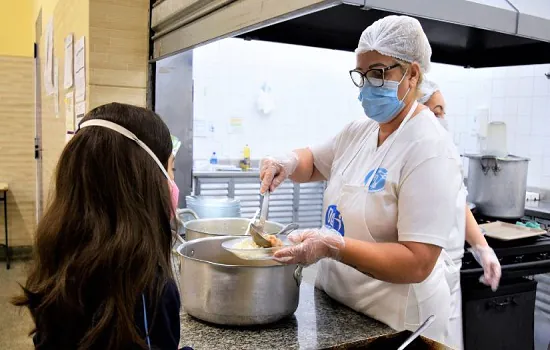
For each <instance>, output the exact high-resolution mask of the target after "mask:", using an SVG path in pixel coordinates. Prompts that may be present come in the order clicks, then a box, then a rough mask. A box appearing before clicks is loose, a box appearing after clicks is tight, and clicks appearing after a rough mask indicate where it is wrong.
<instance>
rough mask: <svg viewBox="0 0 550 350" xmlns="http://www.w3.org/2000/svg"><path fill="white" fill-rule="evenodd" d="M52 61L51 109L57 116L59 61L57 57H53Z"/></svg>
mask: <svg viewBox="0 0 550 350" xmlns="http://www.w3.org/2000/svg"><path fill="white" fill-rule="evenodd" d="M53 62H54V63H53V110H54V113H55V117H56V118H59V62H58V61H57V57H54V59H53Z"/></svg>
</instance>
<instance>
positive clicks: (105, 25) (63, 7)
mask: <svg viewBox="0 0 550 350" xmlns="http://www.w3.org/2000/svg"><path fill="white" fill-rule="evenodd" d="M52 3H54V2H52V0H49V1H44V4H45V5H48V8H50V7H51V6H52ZM54 6H55V7H54V9H53V12H52V13H51V14H50V15H49V16H48V17H45V16H44V13H45V12H44V13H43V16H42V28H43V29H44V28H46V25H47V23H48V21H49V20H50V19H51V18H52V17H51V16H53V27H54V56H55V57H56V58H57V59H58V61H59V67H60V68H59V82H60V86H61V88H60V92H59V101H58V102H59V114H58V115H56V114H55V112H54V98H53V97H52V96H48V95H46V93H45V89H43V88H42V142H43V150H44V151H43V164H44V165H43V184H44V186H43V191H42V193H43V198H44V200H45V203H47V202H46V201H47V199H48V196H49V194H50V193H49V192H50V188H51V185H52V176H53V174H54V171H55V167H56V165H57V161H58V160H59V155H60V154H61V151H62V150H63V148H64V147H65V144H66V139H65V135H66V127H65V104H64V96H65V92H66V91H65V90H64V89H63V88H62V82H63V79H64V70H63V69H62V68H63V66H64V48H63V46H64V38H65V37H66V36H67V35H68V34H69V33H73V34H74V42H76V41H77V40H79V39H80V38H81V37H82V36H84V37H85V45H86V59H85V65H86V111H89V110H90V109H92V108H95V107H97V106H99V105H101V104H105V103H110V102H113V101H116V102H122V103H130V104H134V105H140V106H145V97H146V81H147V57H148V39H147V36H148V6H149V3H148V1H147V0H134V1H131V2H129V1H125V0H58V1H56V2H55V3H54ZM48 8H46V10H47V9H48ZM42 34H44V30H43V31H42ZM39 43H40V48H41V55H44V47H45V43H44V35H42V37H41V38H40V39H39ZM44 62H45V60H42V71H41V74H43V71H44ZM73 88H74V86H73ZM73 88H71V89H73ZM67 91H69V90H67Z"/></svg>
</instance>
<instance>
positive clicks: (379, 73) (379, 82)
mask: <svg viewBox="0 0 550 350" xmlns="http://www.w3.org/2000/svg"><path fill="white" fill-rule="evenodd" d="M400 66H401V64H399V63H396V64H393V65H391V66H387V67H384V68H372V69H369V70H368V71H366V72H365V73H363V72H361V71H360V70H359V69H353V70H350V71H349V76H350V78H351V81H353V83H354V84H355V86H357V87H359V88H362V87H363V86H365V80H366V81H367V82H368V83H369V84H370V85H372V86H374V87H382V86H384V76H385V74H386V72H387V71H389V70H391V69H394V68H396V67H400Z"/></svg>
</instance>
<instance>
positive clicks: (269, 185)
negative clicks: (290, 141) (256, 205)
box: [260, 152, 298, 194]
mask: <svg viewBox="0 0 550 350" xmlns="http://www.w3.org/2000/svg"><path fill="white" fill-rule="evenodd" d="M297 166H298V156H297V155H296V153H294V152H292V153H291V154H289V155H288V156H287V157H285V158H282V159H276V158H271V157H268V158H264V159H262V161H261V165H260V180H262V185H261V187H260V193H261V194H264V193H265V192H267V191H269V192H273V191H275V189H276V188H277V187H279V185H280V184H282V183H283V181H285V180H286V179H287V178H288V177H289V176H290V175H292V173H294V171H295V170H296V167H297Z"/></svg>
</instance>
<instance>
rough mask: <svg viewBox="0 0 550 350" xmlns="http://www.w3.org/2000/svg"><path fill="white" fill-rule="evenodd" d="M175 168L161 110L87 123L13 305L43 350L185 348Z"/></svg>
mask: <svg viewBox="0 0 550 350" xmlns="http://www.w3.org/2000/svg"><path fill="white" fill-rule="evenodd" d="M173 162H174V159H173V156H172V141H171V139H170V132H169V130H168V128H167V127H166V125H165V124H164V122H163V121H162V120H161V118H160V117H159V116H158V115H156V114H155V113H154V112H152V111H149V110H146V109H144V108H140V107H135V106H130V105H125V104H119V103H111V104H107V105H104V106H100V107H97V108H95V109H93V110H92V111H90V112H89V113H88V114H87V115H86V116H85V117H84V119H83V121H82V123H81V124H80V126H79V130H78V131H77V132H76V134H75V135H74V137H73V138H72V139H71V140H70V141H69V142H68V144H67V145H66V146H65V149H64V150H63V152H62V154H61V157H60V159H59V162H58V164H57V170H56V173H55V187H54V189H53V198H52V201H51V203H50V205H49V206H48V208H47V210H46V212H45V214H44V216H43V218H42V219H41V220H40V222H39V224H38V227H37V230H36V235H35V243H34V259H33V261H32V264H31V267H30V272H29V275H28V279H27V281H26V283H25V285H24V287H23V290H24V293H23V294H22V295H21V296H19V297H16V298H15V299H14V304H15V305H17V306H24V307H27V308H29V310H30V313H31V315H32V317H33V320H34V323H35V329H34V330H33V334H34V336H33V340H34V344H35V348H36V349H39V350H42V349H44V350H46V349H56V350H65V349H102V350H104V349H108V350H110V349H112V350H114V349H167V350H168V349H171V350H175V349H177V348H178V344H179V340H180V316H179V310H180V296H179V293H178V289H177V286H176V284H175V283H174V280H173V276H172V269H171V266H170V254H171V248H172V239H173V237H172V233H171V230H170V221H171V218H172V217H173V216H174V212H175V208H176V205H177V199H178V192H179V190H178V188H177V186H176V184H175V182H174V181H173V172H172V168H173Z"/></svg>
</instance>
